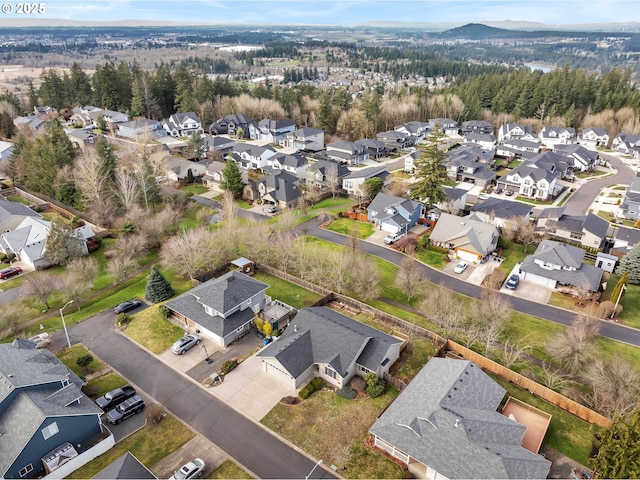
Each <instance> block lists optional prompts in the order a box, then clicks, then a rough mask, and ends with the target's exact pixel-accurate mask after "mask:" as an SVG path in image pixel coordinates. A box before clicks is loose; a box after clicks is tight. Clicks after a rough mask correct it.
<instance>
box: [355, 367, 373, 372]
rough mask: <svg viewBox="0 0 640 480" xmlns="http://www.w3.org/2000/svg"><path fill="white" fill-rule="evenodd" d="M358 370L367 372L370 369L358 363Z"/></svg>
mask: <svg viewBox="0 0 640 480" xmlns="http://www.w3.org/2000/svg"><path fill="white" fill-rule="evenodd" d="M358 371H359V372H362V373H369V372H370V371H371V370H369V369H368V368H367V367H363V366H362V365H358Z"/></svg>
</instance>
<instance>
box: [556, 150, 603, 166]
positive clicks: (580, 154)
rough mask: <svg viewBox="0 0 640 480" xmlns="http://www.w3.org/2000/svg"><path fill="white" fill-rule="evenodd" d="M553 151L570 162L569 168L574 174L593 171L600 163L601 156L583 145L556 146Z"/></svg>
mask: <svg viewBox="0 0 640 480" xmlns="http://www.w3.org/2000/svg"><path fill="white" fill-rule="evenodd" d="M553 151H554V152H556V153H559V154H560V155H562V156H563V157H566V158H568V159H569V160H570V161H569V162H568V163H569V166H570V167H571V169H572V170H573V171H574V172H586V171H588V170H593V169H594V168H595V166H596V165H597V164H598V162H599V161H600V155H599V154H598V152H595V151H593V150H587V149H586V148H584V147H583V146H582V145H578V144H571V145H555V146H554V147H553Z"/></svg>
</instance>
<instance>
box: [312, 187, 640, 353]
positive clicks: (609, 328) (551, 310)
mask: <svg viewBox="0 0 640 480" xmlns="http://www.w3.org/2000/svg"><path fill="white" fill-rule="evenodd" d="M610 178H611V177H610ZM309 235H312V236H314V237H317V238H320V239H322V240H327V241H329V242H333V243H337V244H341V245H344V244H346V240H347V237H345V236H343V235H340V234H338V233H334V232H331V231H329V230H323V229H320V228H313V229H310V230H309ZM360 245H361V248H362V250H363V251H365V252H367V253H370V254H371V255H375V256H376V257H380V258H383V259H384V260H387V261H389V262H391V263H393V264H395V265H400V263H401V262H402V259H403V258H404V255H403V254H402V253H400V252H397V251H396V250H392V249H390V248H387V247H382V246H380V245H376V244H373V243H370V242H360ZM418 265H419V266H420V269H421V272H422V275H423V276H424V277H425V278H426V279H427V280H428V281H430V282H432V283H435V284H436V285H442V286H444V287H446V288H448V289H450V290H453V291H454V292H458V293H461V294H463V295H467V296H468V297H473V298H477V299H480V298H482V288H481V287H479V286H477V285H473V284H471V283H467V282H464V281H462V280H459V279H457V278H455V277H452V276H450V275H447V274H446V273H442V272H441V271H440V270H436V269H434V268H431V267H428V266H426V265H424V264H422V263H420V262H418ZM502 295H504V294H502ZM507 298H508V299H509V303H510V304H511V306H512V307H513V309H514V310H517V311H519V312H523V313H526V314H528V315H532V316H534V317H538V318H541V319H544V320H549V321H552V322H555V323H559V324H560V325H569V324H570V323H571V321H572V320H573V318H574V317H575V316H576V313H575V312H571V311H569V310H564V309H561V308H556V307H552V306H550V305H545V304H542V303H537V302H532V301H529V300H526V299H524V298H518V297H511V296H508V297H507ZM600 335H601V336H603V337H606V338H610V339H612V340H617V341H620V342H624V343H628V344H630V345H634V346H639V347H640V330H636V329H635V328H630V327H626V326H624V325H620V324H618V323H612V322H607V321H602V322H601V323H600Z"/></svg>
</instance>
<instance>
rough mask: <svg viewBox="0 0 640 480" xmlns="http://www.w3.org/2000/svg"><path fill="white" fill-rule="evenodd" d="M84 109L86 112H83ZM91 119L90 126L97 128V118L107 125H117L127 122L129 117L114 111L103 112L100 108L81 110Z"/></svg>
mask: <svg viewBox="0 0 640 480" xmlns="http://www.w3.org/2000/svg"><path fill="white" fill-rule="evenodd" d="M85 109H86V110H85ZM82 112H83V113H86V114H87V115H88V116H89V118H90V119H91V126H93V127H95V126H97V122H98V118H100V117H102V118H104V121H105V122H107V125H110V126H111V125H119V124H121V123H126V122H128V121H129V115H127V114H126V113H120V112H116V111H114V110H103V109H102V108H96V107H92V106H88V107H84V108H83V110H82Z"/></svg>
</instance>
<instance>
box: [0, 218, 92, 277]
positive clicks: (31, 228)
mask: <svg viewBox="0 0 640 480" xmlns="http://www.w3.org/2000/svg"><path fill="white" fill-rule="evenodd" d="M50 230H51V222H47V221H46V220H43V219H42V218H40V217H35V216H25V217H24V218H23V220H22V221H21V222H20V223H19V224H18V225H17V226H16V227H15V229H13V230H11V231H7V232H4V233H2V234H0V251H1V252H3V253H5V254H9V253H14V254H15V255H16V258H17V259H18V260H20V261H22V262H24V263H25V264H26V265H28V266H29V267H30V268H32V269H34V270H40V269H42V268H47V267H49V266H51V262H50V261H49V260H48V259H47V252H46V243H47V237H48V236H49V231H50ZM71 236H72V238H74V239H75V240H76V241H77V242H78V248H79V253H80V254H81V255H86V254H88V253H89V249H88V247H87V240H88V239H89V238H92V237H94V236H95V233H94V232H93V231H92V230H91V228H90V227H89V226H88V225H84V226H82V227H79V228H75V229H74V230H73V231H72V232H71Z"/></svg>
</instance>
